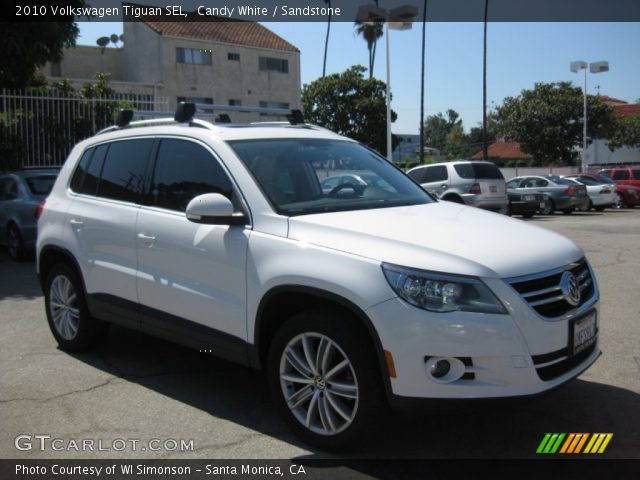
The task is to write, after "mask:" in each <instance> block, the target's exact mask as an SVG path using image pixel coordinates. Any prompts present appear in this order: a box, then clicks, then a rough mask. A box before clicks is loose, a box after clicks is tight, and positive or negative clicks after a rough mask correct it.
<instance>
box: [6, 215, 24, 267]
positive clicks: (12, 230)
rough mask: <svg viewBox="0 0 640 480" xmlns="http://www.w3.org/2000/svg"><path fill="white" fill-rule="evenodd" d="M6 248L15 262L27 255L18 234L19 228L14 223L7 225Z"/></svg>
mask: <svg viewBox="0 0 640 480" xmlns="http://www.w3.org/2000/svg"><path fill="white" fill-rule="evenodd" d="M7 250H8V251H9V255H10V256H11V258H13V260H15V261H16V262H20V261H22V260H24V259H25V258H26V257H27V250H26V248H25V247H24V241H23V240H22V235H21V234H20V229H19V228H18V226H17V225H16V224H15V223H10V224H9V225H8V226H7Z"/></svg>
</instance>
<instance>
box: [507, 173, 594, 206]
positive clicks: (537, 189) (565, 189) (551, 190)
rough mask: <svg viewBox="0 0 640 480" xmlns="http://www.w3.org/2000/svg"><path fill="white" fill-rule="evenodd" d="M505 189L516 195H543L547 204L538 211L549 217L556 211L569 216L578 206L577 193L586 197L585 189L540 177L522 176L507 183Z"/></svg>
mask: <svg viewBox="0 0 640 480" xmlns="http://www.w3.org/2000/svg"><path fill="white" fill-rule="evenodd" d="M554 180H556V181H554ZM507 188H508V189H511V190H513V191H514V192H517V193H544V194H545V195H546V196H547V198H548V203H547V205H545V208H544V209H541V210H540V213H541V214H543V215H549V214H551V213H553V212H554V211H556V210H560V211H561V212H563V213H564V214H570V213H571V212H573V210H574V209H575V208H576V205H577V204H578V197H577V195H578V191H579V190H582V192H583V195H584V196H585V197H586V188H584V187H583V188H582V189H580V188H579V186H577V185H576V186H575V187H574V186H571V185H563V184H561V183H557V178H556V179H552V178H548V177H541V176H524V177H516V178H512V179H511V180H509V181H508V182H507Z"/></svg>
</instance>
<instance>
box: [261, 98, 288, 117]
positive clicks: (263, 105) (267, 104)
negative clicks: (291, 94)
mask: <svg viewBox="0 0 640 480" xmlns="http://www.w3.org/2000/svg"><path fill="white" fill-rule="evenodd" d="M260 108H282V109H284V110H289V104H288V103H287V102H264V101H263V102H260ZM283 115H284V114H279V113H261V114H260V116H262V117H265V116H276V117H281V116H283Z"/></svg>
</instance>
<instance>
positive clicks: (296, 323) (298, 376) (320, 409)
mask: <svg viewBox="0 0 640 480" xmlns="http://www.w3.org/2000/svg"><path fill="white" fill-rule="evenodd" d="M376 365H377V361H376V358H375V353H374V351H373V346H372V345H369V344H367V343H365V341H363V334H362V332H360V330H359V329H358V328H356V326H355V325H353V324H352V320H351V319H350V318H349V317H345V316H344V315H342V314H339V313H335V312H330V311H316V310H312V311H306V312H302V313H299V314H297V315H294V316H293V317H291V318H290V319H289V320H288V321H286V322H285V323H284V324H283V325H282V327H280V329H279V330H278V331H277V332H276V334H275V336H274V338H273V341H272V343H271V347H270V350H269V358H268V363H267V375H268V380H269V386H270V389H271V395H272V397H273V401H274V403H275V405H276V408H277V409H278V411H279V412H280V414H281V415H282V417H283V418H284V420H285V421H286V423H287V424H288V425H289V427H290V428H291V429H292V430H293V431H294V432H295V433H296V434H297V435H298V436H299V437H300V438H301V439H302V440H304V441H305V442H307V443H309V444H310V445H313V446H316V447H319V448H321V449H324V450H335V449H338V448H340V447H342V446H344V445H347V444H349V443H352V442H357V439H358V438H359V437H360V436H361V435H362V434H363V432H364V431H365V429H366V428H367V427H370V426H372V425H373V424H375V421H374V418H375V414H376V412H377V411H378V410H379V409H380V408H381V407H382V406H383V401H382V398H383V395H382V386H381V378H380V373H379V370H378V368H377V367H376Z"/></svg>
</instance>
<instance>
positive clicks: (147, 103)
mask: <svg viewBox="0 0 640 480" xmlns="http://www.w3.org/2000/svg"><path fill="white" fill-rule="evenodd" d="M168 106H169V102H168V100H167V99H158V98H154V97H153V96H152V95H138V94H116V95H113V96H109V97H100V98H81V97H78V96H65V95H61V94H57V93H56V94H51V93H48V92H42V93H39V92H23V91H8V90H3V91H2V92H1V93H0V129H1V131H0V134H1V135H0V141H1V142H2V143H3V145H0V150H1V151H2V152H3V154H4V155H9V154H11V155H14V156H15V157H16V158H12V159H5V160H4V163H5V164H8V165H14V166H18V167H19V166H22V167H24V168H30V167H51V166H59V165H62V163H63V162H64V160H65V159H66V157H67V155H68V154H69V152H70V151H71V149H72V148H73V146H74V145H75V144H76V143H77V142H79V141H80V140H83V139H85V138H87V137H90V136H91V135H93V134H94V133H95V132H96V131H98V130H100V129H102V128H104V127H106V126H109V125H112V124H113V122H114V115H115V112H116V111H117V110H118V109H119V108H123V107H127V108H133V109H134V110H136V113H137V114H139V115H140V116H145V112H154V113H155V112H164V111H167V110H168ZM7 152H9V153H7Z"/></svg>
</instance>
